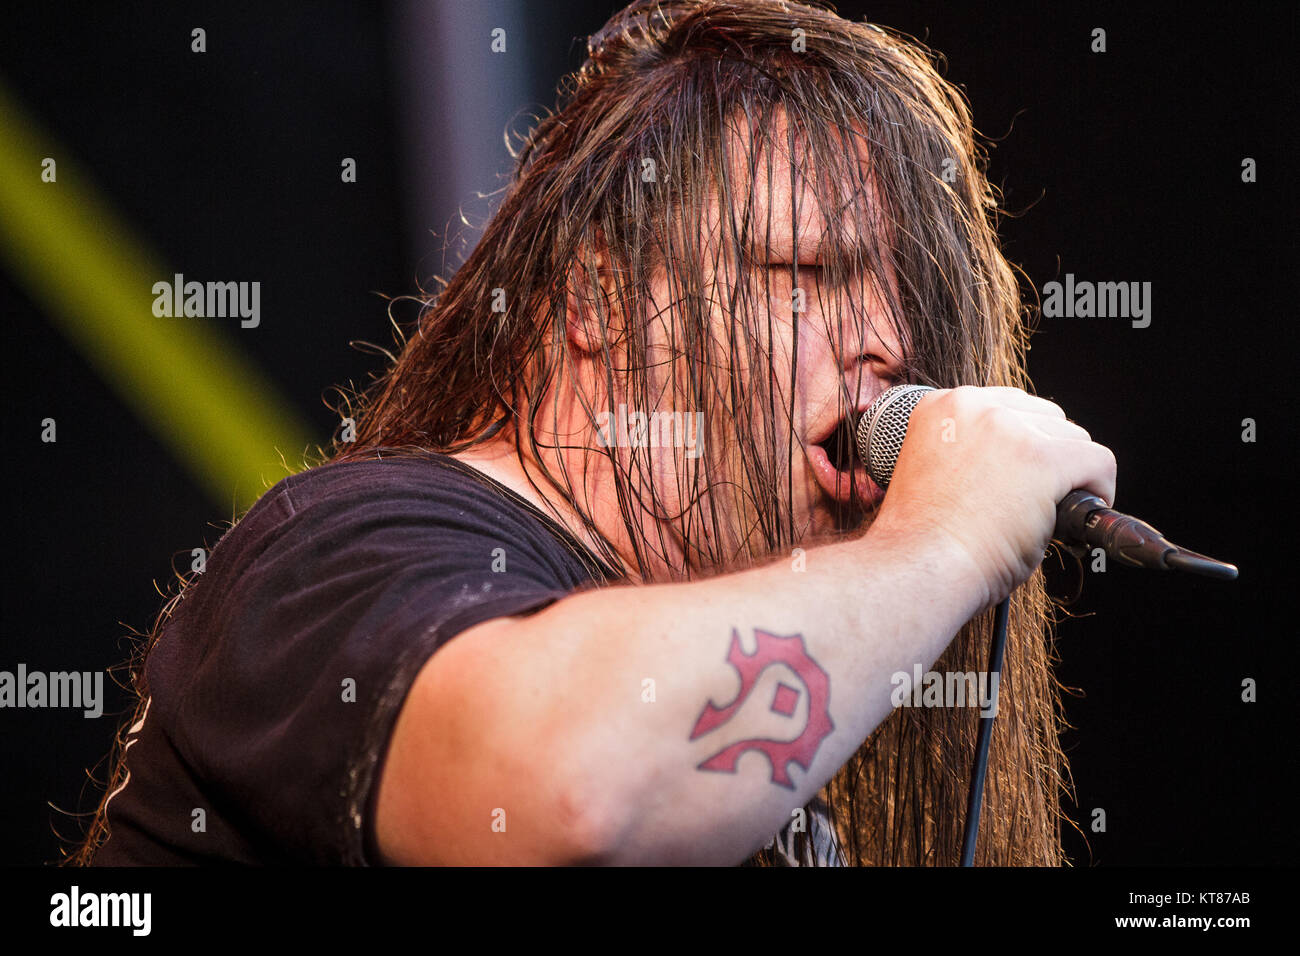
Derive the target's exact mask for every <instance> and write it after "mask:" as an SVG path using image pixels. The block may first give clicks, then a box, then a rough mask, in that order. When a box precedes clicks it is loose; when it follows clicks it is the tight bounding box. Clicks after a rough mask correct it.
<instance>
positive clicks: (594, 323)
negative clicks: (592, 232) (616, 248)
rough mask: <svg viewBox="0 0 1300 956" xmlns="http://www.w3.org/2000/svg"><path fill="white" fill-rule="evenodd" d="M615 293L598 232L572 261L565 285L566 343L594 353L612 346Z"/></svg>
mask: <svg viewBox="0 0 1300 956" xmlns="http://www.w3.org/2000/svg"><path fill="white" fill-rule="evenodd" d="M593 268H594V269H595V275H594V276H593V275H592V269H593ZM615 292H616V287H615V284H614V276H613V272H612V270H611V267H610V258H609V253H608V252H607V251H606V249H605V244H604V241H603V237H602V236H601V235H600V232H599V230H597V233H596V239H595V242H594V243H593V244H592V245H591V246H585V247H584V253H581V254H579V255H578V256H577V257H576V258H575V259H574V260H573V264H572V265H571V266H570V268H569V278H568V283H567V285H566V286H565V293H564V323H565V333H566V335H567V336H568V339H569V344H570V345H572V346H573V347H574V348H575V349H577V350H578V351H579V352H582V353H585V354H594V353H597V352H600V351H601V349H602V348H604V347H606V346H607V345H608V344H611V343H612V341H613V339H614V338H615V330H614V327H613V326H614V322H615V321H616V319H615V313H616V308H615V303H616V299H615ZM602 321H603V322H604V328H603V329H602V327H601V322H602Z"/></svg>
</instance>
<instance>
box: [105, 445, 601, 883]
mask: <svg viewBox="0 0 1300 956" xmlns="http://www.w3.org/2000/svg"><path fill="white" fill-rule="evenodd" d="M613 577H614V573H613V572H612V571H611V570H610V569H609V568H608V567H607V566H605V565H604V564H603V563H602V562H600V561H599V560H598V559H597V558H596V557H595V556H594V555H592V554H591V552H590V551H589V550H587V549H586V548H584V547H583V546H582V545H581V544H579V543H578V542H577V541H576V540H574V539H573V538H572V536H570V535H569V534H568V533H567V532H566V531H564V530H563V529H562V528H561V527H560V526H559V525H558V524H556V523H555V522H554V521H553V520H552V519H550V518H549V517H547V516H545V515H543V514H542V513H541V512H540V511H539V510H537V509H536V508H535V507H534V506H533V505H532V504H530V503H529V502H527V501H525V500H524V499H523V498H521V497H520V496H518V495H517V494H515V493H514V492H513V491H511V490H509V489H507V488H506V487H504V486H503V485H501V484H499V483H497V482H495V481H493V480H491V479H490V478H487V477H486V476H484V475H483V474H481V473H480V472H478V471H476V470H474V469H472V468H469V467H467V466H465V465H464V464H462V463H460V462H457V461H456V460H455V459H452V458H448V457H446V456H443V455H435V454H429V455H426V456H418V457H387V456H385V457H383V458H382V459H380V460H367V461H354V462H338V463H332V464H328V465H323V466H320V467H318V468H313V469H310V470H308V471H304V472H301V473H299V474H296V475H293V476H291V477H289V478H286V479H284V480H283V481H281V482H280V483H279V484H277V485H276V486H275V487H273V488H272V489H270V490H269V491H268V492H267V493H266V494H265V495H263V496H262V498H261V499H259V500H258V502H257V503H256V504H255V505H254V506H253V507H252V508H251V509H250V510H249V512H248V513H247V514H246V515H245V516H244V517H243V519H242V520H240V521H239V522H238V523H237V524H236V525H235V526H234V527H233V528H231V529H230V530H229V531H228V532H226V534H225V535H224V536H223V537H222V538H221V540H220V541H219V542H218V543H217V545H216V547H215V548H214V549H213V550H212V553H211V555H210V556H209V558H208V560H207V564H206V569H205V571H204V573H203V575H202V576H201V577H200V578H199V579H198V580H197V581H196V582H195V583H194V584H192V585H191V586H190V587H189V588H188V589H187V591H186V592H185V595H184V597H183V599H182V600H181V602H180V603H179V605H178V607H177V608H176V609H175V611H174V613H173V615H172V617H171V618H170V620H169V621H168V622H167V623H166V625H165V627H164V629H163V631H162V633H161V635H160V636H159V638H158V641H157V643H156V644H155V645H154V647H153V649H152V651H151V652H150V654H149V657H148V660H147V663H146V670H145V673H146V678H147V686H148V690H149V699H148V709H147V711H146V712H145V714H144V717H143V719H142V720H141V721H139V722H137V724H136V725H135V726H134V727H133V728H132V733H131V734H130V735H129V737H128V749H127V751H126V756H125V760H126V769H127V771H128V772H129V777H127V778H126V781H125V784H124V785H123V786H121V787H120V788H119V789H118V791H117V792H115V793H114V794H113V795H112V796H111V797H110V799H109V803H108V807H107V814H108V824H109V839H108V841H107V842H106V843H105V844H104V845H103V846H102V847H101V849H100V850H99V851H98V853H97V854H96V856H95V863H96V864H100V865H121V864H184V863H215V862H234V863H259V864H276V863H313V864H365V863H375V862H378V858H377V854H376V853H375V843H374V835H373V822H374V821H373V813H374V811H373V796H374V792H375V790H376V787H377V782H378V775H379V770H380V767H381V761H382V758H383V755H384V753H385V751H386V745H387V742H388V738H389V735H390V733H391V732H392V729H393V724H394V722H395V721H396V719H397V715H398V712H399V711H400V710H401V707H402V703H403V701H404V700H405V698H406V694H407V692H408V690H409V689H410V687H411V683H412V682H413V680H414V679H415V676H416V674H417V673H418V672H419V670H420V668H421V667H422V666H423V665H424V664H425V662H426V661H427V660H428V658H429V656H430V655H431V654H433V653H434V651H436V650H437V649H438V648H439V647H440V646H441V645H442V644H444V643H446V642H447V641H448V640H450V639H451V638H452V637H454V636H455V635H457V634H458V633H460V632H461V631H464V630H466V629H468V628H470V627H473V626H474V625H475V624H479V623H481V622H483V621H486V620H488V619H490V618H495V617H504V616H509V615H515V614H524V613H528V612H532V611H537V610H539V609H541V608H543V607H545V606H546V605H548V604H550V603H552V602H554V601H555V600H557V599H559V598H561V597H564V596H565V595H567V594H570V593H572V592H574V591H576V590H579V589H582V588H585V587H589V586H593V585H596V584H600V583H604V582H606V581H608V580H611V579H613Z"/></svg>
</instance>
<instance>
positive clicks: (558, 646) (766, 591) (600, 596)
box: [528, 529, 982, 863]
mask: <svg viewBox="0 0 1300 956" xmlns="http://www.w3.org/2000/svg"><path fill="white" fill-rule="evenodd" d="M805 560H806V566H805V568H804V569H803V570H799V571H796V570H794V569H793V568H792V564H791V562H790V561H782V562H778V563H775V564H772V565H768V566H766V567H763V568H759V569H755V570H751V571H746V572H741V573H737V574H732V575H726V576H723V577H719V578H715V579H711V580H708V581H702V582H695V583H689V584H675V585H660V586H650V587H635V588H631V587H629V588H615V589H607V590H602V591H595V592H588V593H585V594H581V595H576V596H574V597H572V598H569V599H566V600H565V601H562V602H560V603H559V604H557V605H555V606H553V607H552V608H550V609H548V610H546V611H544V612H542V613H540V614H538V615H536V616H534V617H533V618H530V619H529V627H528V630H529V632H530V635H529V641H530V643H531V642H532V641H536V642H537V643H536V645H535V646H536V647H538V648H539V649H541V648H546V651H545V653H544V654H543V655H542V657H543V658H544V660H545V663H544V664H543V665H542V670H543V671H544V672H546V673H547V674H548V675H549V678H550V679H553V680H555V681H558V682H559V686H563V687H564V688H565V692H564V693H563V694H562V695H561V696H562V702H560V703H559V704H558V706H559V707H560V708H561V709H562V712H563V715H564V716H563V719H560V720H558V721H557V720H555V718H554V712H550V713H548V715H547V716H546V717H537V718H534V719H538V720H541V721H543V723H544V725H546V726H549V727H550V728H552V733H553V736H555V737H556V738H558V740H560V741H562V742H563V743H562V746H565V747H569V746H571V747H574V748H576V754H577V759H573V760H571V761H566V762H567V763H568V765H569V767H571V768H575V769H574V771H573V772H575V773H577V774H579V775H580V776H581V777H582V779H581V780H579V781H575V785H576V788H577V790H578V792H581V793H585V794H586V796H585V797H584V798H583V799H584V802H587V803H588V805H589V806H595V807H598V808H599V809H598V810H596V811H594V812H596V813H597V814H598V816H599V818H600V820H601V821H602V823H601V832H602V834H603V836H602V840H601V843H602V844H603V845H604V846H605V852H606V854H607V859H608V861H609V862H664V863H681V862H699V863H734V862H737V861H739V860H741V859H743V858H745V857H746V856H747V855H748V854H749V853H751V852H752V851H753V850H754V849H755V848H756V847H757V846H760V845H762V844H763V843H764V842H765V841H766V840H767V839H768V837H770V836H771V835H772V834H773V833H775V832H776V831H777V830H778V829H780V828H781V826H783V825H784V824H785V823H786V822H788V821H789V820H790V816H791V812H792V811H793V810H794V809H795V808H797V807H800V806H802V805H803V804H804V803H806V802H807V801H808V800H809V799H810V798H811V797H812V796H813V795H814V794H815V793H816V792H817V791H818V790H819V789H820V788H821V787H822V786H823V785H824V784H825V783H826V781H827V780H829V779H830V777H831V776H832V775H833V774H834V773H835V771H836V770H837V769H838V768H839V767H840V766H841V765H842V764H843V763H844V762H845V761H846V760H847V759H848V758H849V757H850V756H851V755H852V753H853V752H854V751H855V750H856V749H857V747H858V746H859V745H860V744H861V742H862V740H863V739H864V738H865V737H866V736H867V735H868V734H869V733H870V732H871V731H872V730H873V729H874V728H875V727H876V726H877V725H878V724H879V723H880V722H881V721H883V720H884V719H885V717H887V716H888V714H889V711H890V707H891V703H890V695H891V691H892V689H893V686H892V684H891V676H892V675H893V674H895V673H896V672H898V671H906V672H909V673H910V672H911V670H912V667H913V665H914V664H917V663H919V664H921V665H922V666H924V667H928V666H929V665H930V664H931V663H933V661H934V660H935V659H937V658H938V657H939V656H940V655H941V654H942V652H943V650H944V648H945V647H946V646H947V645H948V643H949V642H950V641H951V639H952V637H953V635H954V634H955V633H956V632H957V631H958V630H959V629H960V627H961V626H962V624H963V623H965V621H966V620H968V619H969V618H970V617H971V616H972V615H973V614H975V613H976V612H977V611H979V609H980V606H981V604H982V601H981V598H980V596H979V594H978V590H979V589H978V588H976V587H974V586H972V582H971V580H970V576H969V575H967V574H965V573H964V572H963V568H962V566H961V564H960V562H959V561H957V560H956V558H955V556H954V555H953V552H952V551H951V550H949V549H948V548H947V547H946V546H945V543H944V542H943V541H942V540H939V539H936V538H933V537H931V538H923V537H920V536H910V537H904V536H902V535H900V534H897V533H891V532H889V531H885V530H883V529H873V530H872V531H871V532H868V534H867V535H866V536H865V537H864V538H862V539H861V540H859V541H857V542H853V543H851V544H836V545H829V546H825V547H820V548H814V549H811V550H809V551H808V552H807V554H806V556H805ZM531 673H532V676H533V678H534V679H542V678H543V674H541V673H538V671H537V670H533V671H531Z"/></svg>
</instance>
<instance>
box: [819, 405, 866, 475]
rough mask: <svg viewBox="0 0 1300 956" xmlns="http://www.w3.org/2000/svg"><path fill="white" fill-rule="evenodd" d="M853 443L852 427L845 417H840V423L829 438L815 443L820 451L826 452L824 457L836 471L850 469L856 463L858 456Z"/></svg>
mask: <svg viewBox="0 0 1300 956" xmlns="http://www.w3.org/2000/svg"><path fill="white" fill-rule="evenodd" d="M854 443H855V442H854V434H853V427H852V425H851V424H850V423H849V419H848V418H847V417H846V418H841V419H840V423H839V424H838V425H836V426H835V431H833V432H831V434H830V437H829V438H827V439H826V440H825V441H820V442H818V443H817V444H818V445H819V446H820V447H821V449H822V451H824V452H826V457H827V458H828V459H829V460H830V463H831V464H832V465H834V466H835V470H836V471H850V470H852V468H853V466H854V465H856V464H857V463H858V456H857V454H856V452H855V451H854V448H853V446H854Z"/></svg>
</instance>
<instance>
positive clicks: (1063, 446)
mask: <svg viewBox="0 0 1300 956" xmlns="http://www.w3.org/2000/svg"><path fill="white" fill-rule="evenodd" d="M563 90H564V94H563V97H562V99H561V102H560V104H559V109H558V111H557V112H555V113H554V114H552V115H550V116H548V117H547V118H545V119H543V120H542V121H541V122H540V123H539V124H538V125H537V126H536V128H535V129H533V130H532V132H531V134H530V136H529V137H528V139H527V141H526V143H525V144H524V145H523V147H522V149H521V151H520V154H519V156H518V158H517V165H516V170H515V174H514V177H513V179H512V182H511V184H510V186H509V188H508V190H507V192H506V194H505V196H504V199H503V201H502V204H501V207H500V209H499V211H498V212H497V214H496V215H495V216H494V218H493V219H492V220H491V221H490V222H489V224H488V225H487V228H486V231H485V232H484V234H483V236H482V239H481V240H480V241H479V243H478V245H477V247H476V248H475V250H474V252H473V253H472V255H471V256H470V257H469V259H468V260H467V261H466V262H465V263H464V265H463V266H461V267H460V269H459V270H458V271H456V273H455V274H454V275H453V276H452V277H451V278H450V279H449V281H448V282H447V283H446V285H445V286H444V287H443V288H442V289H441V290H440V291H439V292H437V294H436V295H433V296H431V297H429V299H428V300H427V302H426V303H425V307H424V309H423V311H422V313H421V315H420V318H419V321H418V325H417V326H416V327H414V328H412V329H410V330H409V331H408V332H407V334H406V335H405V340H404V344H403V347H402V349H401V351H400V354H399V355H398V357H397V359H396V361H395V363H394V364H393V366H392V367H391V369H389V370H388V371H387V373H386V375H385V376H384V377H383V378H382V379H380V380H379V381H377V382H376V383H375V385H374V387H373V388H371V389H370V390H369V391H368V392H367V393H366V394H364V395H362V396H358V397H357V398H356V402H355V407H354V408H349V409H346V410H344V412H345V414H346V415H347V416H348V417H351V418H353V419H354V420H355V425H356V428H355V435H354V436H353V435H352V433H351V432H349V433H348V437H349V438H354V439H355V440H351V441H344V440H342V438H340V440H338V441H336V443H335V446H334V447H335V451H334V453H333V455H332V456H331V458H330V460H329V461H327V462H325V463H323V464H321V465H319V466H317V467H314V468H311V469H308V470H307V471H304V472H302V473H300V474H297V475H294V476H292V477H290V478H287V479H285V480H283V481H281V482H280V483H279V484H278V485H276V486H275V487H273V488H272V489H271V490H270V491H268V492H267V493H266V494H265V495H264V496H263V497H262V499H261V500H260V501H259V502H258V503H257V504H256V505H255V506H254V507H253V508H252V509H251V510H250V511H249V512H248V513H247V514H246V515H245V516H244V517H243V518H242V519H241V520H240V521H239V522H238V523H237V524H236V525H235V526H234V527H233V528H232V529H231V530H230V531H228V532H227V533H226V534H225V536H224V537H223V538H222V539H221V540H220V542H219V543H218V544H217V546H216V547H215V549H214V551H213V553H212V554H211V556H210V558H209V560H208V563H207V570H206V571H205V573H204V574H203V575H202V576H201V577H198V578H196V579H194V580H192V581H190V582H189V583H188V584H187V585H186V587H185V588H184V590H183V591H182V592H181V595H180V598H179V600H177V601H174V602H173V604H172V605H170V606H169V608H168V610H167V612H165V613H164V615H163V616H162V617H161V618H160V620H159V622H158V624H157V625H156V627H155V629H154V635H153V639H152V641H151V642H150V644H149V646H148V647H147V648H146V650H147V655H145V656H144V657H143V658H142V660H141V662H140V666H139V667H138V669H137V671H136V689H137V690H138V692H139V694H140V702H139V706H138V708H137V709H136V712H135V714H134V715H133V717H132V719H131V720H130V721H129V725H128V726H127V727H125V728H124V733H123V736H122V740H121V742H120V743H121V745H122V746H121V747H120V748H119V756H118V759H117V761H116V764H115V767H114V773H113V776H112V779H111V780H110V781H109V786H108V791H107V794H106V797H105V799H104V801H103V802H102V804H101V806H100V808H99V812H98V814H97V815H96V818H95V822H94V825H93V827H92V830H91V832H90V834H89V836H88V838H87V841H86V843H85V844H84V845H83V847H82V848H81V850H80V852H79V853H78V854H77V855H76V857H75V858H76V859H77V860H78V861H80V862H91V861H93V862H95V863H99V864H130V863H187V862H193V863H207V862H218V861H236V862H247V863H284V862H306V863H331V864H333V863H345V864H367V863H368V864H569V863H608V864H628V863H631V864H638V863H651V864H737V863H742V862H754V863H772V864H789V865H826V864H844V863H847V864H879V865H897V864H922V865H936V864H937V865H945V864H953V863H955V862H956V861H957V858H958V851H959V847H960V842H961V827H962V823H963V820H964V810H965V799H966V792H967V791H966V788H967V781H968V776H969V773H970V769H971V765H972V762H973V758H974V754H975V736H976V730H977V725H978V720H979V708H978V707H977V706H966V707H955V706H947V707H896V706H895V701H892V700H891V692H892V691H893V690H894V687H895V686H896V685H895V682H894V680H893V678H894V675H896V674H898V673H900V672H901V673H906V674H909V675H910V674H912V673H913V672H914V668H917V667H919V668H920V669H921V670H925V671H928V670H930V669H934V670H938V671H944V670H949V671H963V672H965V671H979V670H980V669H981V668H983V667H984V666H986V654H987V648H988V642H989V635H990V632H991V627H992V608H993V607H994V606H995V605H996V604H997V603H998V602H999V601H1000V600H1001V599H1002V598H1004V597H1007V596H1008V595H1010V597H1011V605H1010V608H1011V612H1010V615H1011V616H1010V630H1009V639H1008V646H1007V653H1006V661H1005V665H1004V670H1003V674H1002V679H1001V686H1000V693H999V710H998V727H997V732H996V733H995V735H994V740H993V746H992V752H991V757H990V765H989V776H988V782H987V785H986V791H985V792H986V797H985V807H984V813H983V817H982V826H981V830H980V840H979V844H978V853H977V857H976V860H977V862H979V863H983V864H993V865H1006V864H1032V865H1053V864H1058V863H1060V862H1061V861H1062V854H1061V848H1060V831H1059V827H1060V819H1061V814H1060V810H1059V806H1058V798H1059V796H1060V792H1061V789H1062V781H1063V775H1064V772H1065V768H1064V758H1063V755H1062V753H1061V750H1060V748H1059V746H1058V742H1057V729H1058V727H1057V725H1058V700H1057V697H1056V691H1055V687H1056V685H1055V683H1054V678H1053V674H1052V669H1051V645H1050V633H1049V629H1048V626H1047V625H1048V610H1049V603H1048V599H1047V597H1046V595H1045V593H1044V589H1043V584H1042V575H1041V573H1040V572H1039V570H1038V566H1039V563H1040V561H1041V560H1042V556H1043V551H1044V548H1045V547H1046V545H1047V542H1048V540H1049V538H1050V537H1051V534H1052V530H1053V526H1054V521H1055V505H1056V502H1057V501H1058V500H1060V499H1061V498H1063V497H1064V496H1065V495H1066V494H1067V493H1068V492H1069V491H1070V490H1071V489H1074V488H1084V489H1089V490H1091V491H1093V492H1095V493H1096V494H1098V495H1100V496H1101V497H1103V498H1104V499H1105V500H1106V501H1107V502H1110V501H1111V499H1112V498H1113V494H1114V485H1115V462H1114V458H1113V456H1112V455H1111V453H1110V452H1109V451H1108V450H1107V449H1106V448H1104V447H1101V446H1100V445H1097V444H1095V443H1093V442H1092V441H1091V440H1090V438H1089V436H1088V434H1087V433H1086V432H1085V431H1084V430H1083V429H1081V428H1080V427H1078V426H1077V425H1074V424H1073V423H1071V422H1070V421H1069V420H1068V419H1067V418H1066V417H1065V414H1064V413H1063V412H1062V410H1061V409H1060V408H1058V407H1057V406H1056V405H1054V404H1052V403H1050V402H1048V401H1045V400H1043V399H1040V398H1037V397H1034V396H1031V395H1030V394H1028V393H1027V392H1026V391H1024V390H1023V389H1024V388H1025V387H1026V386H1027V385H1028V381H1027V378H1026V376H1025V372H1024V366H1023V347H1024V328H1023V325H1022V315H1023V311H1024V309H1023V307H1022V303H1021V299H1020V292H1019V287H1018V285H1017V282H1016V280H1015V277H1014V274H1013V271H1012V269H1011V267H1010V266H1009V265H1008V263H1007V262H1006V260H1005V259H1004V258H1003V256H1002V254H1001V252H1000V250H999V246H998V242H997V236H996V232H995V228H994V227H995V221H994V217H995V215H996V202H995V196H994V193H993V190H992V189H991V187H990V186H989V184H988V182H987V180H986V178H985V176H984V173H983V163H982V157H981V154H980V152H979V149H978V147H977V145H976V142H975V139H974V132H973V129H972V125H971V118H970V113H969V109H968V107H967V105H966V103H965V101H964V100H963V99H962V97H961V95H960V94H959V93H958V92H957V90H955V89H954V88H953V87H952V86H951V85H949V84H948V83H947V82H945V81H944V80H943V79H941V78H940V77H939V75H938V74H937V73H936V71H935V69H934V68H933V66H932V64H931V61H930V59H929V57H928V55H927V54H926V52H925V51H923V50H922V49H920V48H919V47H918V46H916V45H915V44H913V43H911V42H909V41H907V40H905V39H903V38H901V37H899V36H896V35H894V34H891V33H889V32H886V31H885V30H882V29H880V28H878V27H875V26H871V25H867V24H863V23H850V22H847V21H845V20H842V19H840V18H838V17H837V16H835V15H833V14H832V13H830V12H828V11H826V10H823V9H820V8H816V7H809V6H805V5H802V4H798V3H792V2H789V3H787V2H779V0H677V2H668V0H664V2H637V3H633V4H632V5H631V6H630V7H628V8H627V9H625V10H624V11H622V12H621V13H619V14H617V15H616V16H615V17H614V18H613V19H612V20H611V21H610V22H609V23H608V24H607V25H606V26H605V28H604V29H602V30H601V31H600V32H599V33H598V34H596V35H595V36H593V37H592V38H591V40H590V43H589V55H588V57H587V60H586V62H585V63H584V64H583V66H582V67H581V69H580V70H579V71H578V72H577V73H576V74H574V76H573V77H572V78H571V81H570V82H568V83H566V84H565V85H564V87H563ZM901 382H913V383H919V384H925V385H930V386H933V387H935V388H936V391H934V392H932V393H929V394H928V395H927V396H926V397H925V398H924V399H922V401H921V402H920V404H919V405H918V406H917V408H916V410H915V412H914V413H913V415H912V420H911V426H910V429H909V431H908V435H907V440H906V442H905V444H904V446H903V450H902V454H901V456H900V458H899V461H898V465H897V469H896V471H895V474H894V478H893V481H892V483H891V484H890V486H889V493H888V496H887V497H885V496H884V495H883V493H882V492H881V491H880V489H879V488H877V487H876V486H875V485H874V484H873V483H872V482H871V480H870V479H869V478H868V477H867V475H866V472H865V470H864V469H863V467H862V465H861V464H858V463H856V462H855V459H854V457H853V453H852V450H851V435H852V426H853V423H854V421H855V420H856V415H857V414H859V413H860V412H861V411H862V410H864V409H865V408H866V407H867V406H868V405H869V404H870V403H871V402H872V400H873V399H874V398H875V397H876V396H877V395H879V394H880V393H881V392H882V391H884V390H885V389H886V388H888V387H890V386H891V385H894V384H897V383H901Z"/></svg>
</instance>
